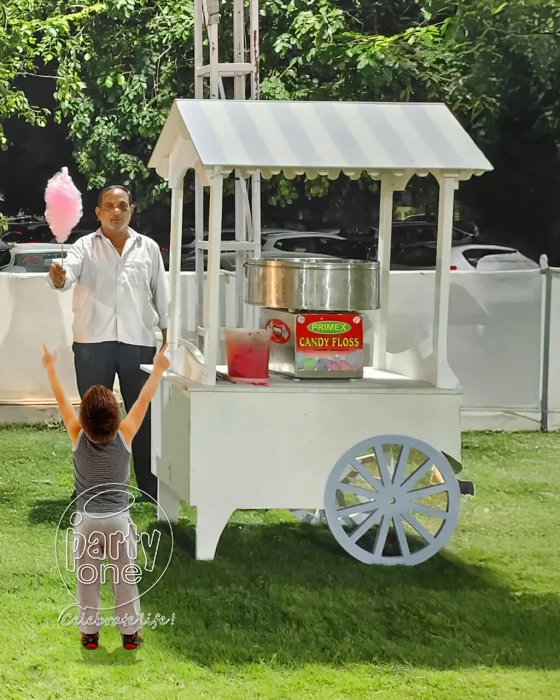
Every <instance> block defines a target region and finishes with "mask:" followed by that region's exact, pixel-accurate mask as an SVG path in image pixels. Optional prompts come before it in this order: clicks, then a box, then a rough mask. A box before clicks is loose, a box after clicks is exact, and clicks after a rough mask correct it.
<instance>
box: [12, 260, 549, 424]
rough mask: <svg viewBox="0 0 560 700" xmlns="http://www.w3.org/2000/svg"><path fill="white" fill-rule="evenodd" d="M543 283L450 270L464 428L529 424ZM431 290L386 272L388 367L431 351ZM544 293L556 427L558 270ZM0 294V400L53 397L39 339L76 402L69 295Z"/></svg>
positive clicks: (190, 290) (188, 287)
mask: <svg viewBox="0 0 560 700" xmlns="http://www.w3.org/2000/svg"><path fill="white" fill-rule="evenodd" d="M182 281H183V288H182V329H181V334H182V335H183V337H191V338H192V337H194V333H195V328H196V319H195V299H196V288H195V276H194V273H190V272H186V273H182ZM543 282H544V276H543V275H542V274H541V273H540V271H522V272H484V273H481V272H454V273H453V275H452V284H451V293H450V324H449V336H448V343H449V364H450V365H451V368H452V370H453V371H454V372H455V374H456V375H457V376H458V378H459V380H460V381H461V384H462V385H463V387H464V389H465V396H464V412H463V425H464V427H465V428H481V429H482V428H488V429H492V428H505V429H508V428H516V429H527V428H528V429H538V427H539V421H540V386H541V354H542V339H541V335H542V305H543V289H544V284H543ZM433 287H434V273H432V272H424V273H422V272H418V273H416V272H403V273H400V272H395V273H391V283H390V299H389V335H388V341H387V350H388V352H389V353H391V364H392V366H393V368H395V369H398V368H400V369H401V370H403V371H405V370H406V368H407V367H408V368H410V367H411V363H413V364H414V365H415V367H416V371H415V374H416V375H417V376H419V375H421V373H422V371H424V369H425V367H426V366H427V362H428V358H429V356H430V354H431V352H432V345H433V338H432V324H433V304H434V301H433ZM552 290H553V296H552V328H551V366H550V380H549V394H550V406H551V409H552V410H553V415H552V417H551V418H552V423H553V425H554V426H556V427H560V362H557V361H556V358H558V357H560V270H558V271H555V272H554V274H553V281H552ZM234 292H235V284H234V278H233V277H232V276H231V275H227V274H226V275H224V276H223V277H222V319H221V322H222V324H223V325H228V324H232V323H233V319H234V313H235V299H234ZM0 299H1V300H2V312H1V314H0V403H4V404H6V403H12V402H26V401H29V402H34V403H41V402H45V401H47V402H48V401H49V400H50V399H51V398H52V397H51V392H50V388H49V386H48V382H47V379H46V375H45V372H44V370H43V367H42V365H41V355H42V350H41V346H42V344H43V343H45V344H46V345H48V346H49V348H51V349H54V350H57V351H58V353H59V367H60V375H61V379H62V382H63V384H64V386H65V388H66V390H67V391H68V393H69V394H70V396H71V397H72V398H73V399H75V400H77V399H78V392H77V389H76V385H75V379H74V369H73V355H72V351H71V343H72V334H71V325H72V292H66V293H60V292H56V291H54V290H51V289H50V288H49V287H48V285H47V283H46V281H45V279H44V277H42V276H38V275H27V276H22V275H8V274H0ZM370 321H371V318H369V319H366V334H367V331H368V329H370V328H371V324H370ZM370 340H371V338H370Z"/></svg>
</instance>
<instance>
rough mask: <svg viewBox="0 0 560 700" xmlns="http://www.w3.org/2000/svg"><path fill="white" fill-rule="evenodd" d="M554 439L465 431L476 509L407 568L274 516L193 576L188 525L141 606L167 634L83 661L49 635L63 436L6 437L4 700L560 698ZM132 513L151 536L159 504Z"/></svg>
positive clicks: (56, 596) (0, 489) (233, 534)
mask: <svg viewBox="0 0 560 700" xmlns="http://www.w3.org/2000/svg"><path fill="white" fill-rule="evenodd" d="M559 441H560V436H557V435H553V434H550V435H541V434H513V435H505V434H481V433H471V434H466V435H465V436H464V452H463V457H464V462H465V465H466V466H465V476H466V477H468V478H472V479H473V480H474V481H475V484H476V486H477V495H476V497H475V498H474V499H468V498H464V499H463V502H462V503H463V508H462V514H461V519H460V523H459V526H458V528H457V531H456V533H455V535H454V537H453V538H452V540H451V542H450V543H449V544H448V546H447V547H446V548H445V549H444V551H443V552H440V554H439V555H437V556H436V557H434V558H432V559H431V560H430V561H428V562H427V563H425V564H423V565H420V566H417V567H413V568H409V569H405V568H399V567H396V568H391V567H387V568H379V567H368V566H365V565H363V564H360V563H358V562H356V561H354V560H352V559H350V558H348V556H346V555H345V553H344V551H343V550H341V549H340V548H339V546H338V545H337V544H336V543H335V542H334V539H333V538H332V536H331V535H330V533H329V531H328V530H327V529H326V528H323V527H313V526H304V525H301V524H299V523H298V522H296V521H295V520H294V519H293V518H292V517H291V516H290V514H289V513H286V512H277V511H275V512H269V513H266V514H257V513H252V512H251V513H236V514H235V516H234V518H233V519H232V520H231V522H230V524H229V526H228V528H227V530H226V531H225V533H224V535H223V536H222V539H221V541H220V545H219V548H218V554H217V558H216V560H215V561H213V562H196V561H195V560H194V556H193V552H194V527H193V524H192V519H191V518H192V514H191V512H190V511H187V510H185V516H186V517H185V518H184V519H183V520H182V521H181V523H180V524H179V525H178V526H176V527H175V528H174V535H175V549H174V552H173V557H172V561H171V565H170V566H169V569H168V570H167V571H166V573H165V575H164V576H163V578H162V580H161V581H160V582H159V583H158V584H157V585H156V586H155V587H154V588H153V589H152V590H150V591H149V592H148V593H147V594H146V595H145V596H144V597H142V598H141V604H142V609H143V611H144V613H145V614H147V613H148V612H151V613H152V616H153V615H154V614H155V613H157V612H159V613H161V614H163V615H165V616H168V617H170V616H171V615H172V614H173V613H174V614H175V619H174V624H173V625H167V626H165V627H159V628H158V629H156V630H150V629H146V630H145V631H144V638H145V644H144V646H143V648H142V649H141V650H139V651H138V652H127V651H124V650H123V649H122V648H121V646H120V637H119V634H118V631H117V630H116V629H115V628H107V629H104V630H103V631H102V634H101V644H100V647H99V649H97V650H96V651H86V650H83V649H82V647H81V645H80V643H79V634H78V632H77V630H76V628H74V627H63V626H61V625H60V624H58V622H57V618H58V616H59V615H60V613H61V611H62V610H63V609H64V608H65V606H66V605H68V604H69V603H70V602H71V598H70V596H69V594H68V592H67V591H66V589H65V588H64V586H63V584H62V581H61V579H60V576H59V573H58V570H57V567H56V563H55V557H54V549H55V548H54V541H55V530H56V526H57V523H58V521H59V518H60V516H61V514H62V513H63V511H64V509H65V508H66V506H67V503H68V499H69V496H70V494H71V492H72V488H73V482H72V469H71V454H70V446H69V442H68V439H67V437H66V436H65V434H64V433H62V432H59V431H57V430H36V429H32V428H25V429H24V428H17V429H3V430H0V610H1V614H2V617H1V620H0V689H1V691H2V693H1V694H2V697H6V698H8V699H9V700H16V699H18V698H77V697H80V696H84V697H90V698H95V700H98V699H101V698H127V699H131V698H135V699H139V698H140V699H143V698H147V699H148V698H149V699H150V700H151V699H152V698H153V699H159V698H162V699H163V698H165V699H166V700H167V699H169V698H212V699H215V700H221V699H222V698H223V699H227V700H240V699H241V698H243V699H245V698H246V699H251V700H257V699H260V698H262V699H263V700H264V699H266V700H279V699H280V698H282V699H284V698H286V699H288V698H290V699H292V698H293V699H297V698H314V699H316V700H343V699H346V698H352V699H354V698H356V699H358V698H375V699H380V700H381V699H387V700H402V699H406V700H408V699H411V700H415V699H416V698H418V699H420V698H421V699H422V700H448V699H449V700H451V699H453V700H455V699H460V700H465V699H468V698H492V699H495V698H503V699H504V700H505V699H507V700H517V699H519V700H540V699H544V698H550V699H555V700H556V699H557V698H558V697H560V670H559V669H560V597H559V591H560V554H559V552H560V545H559V539H560V464H559V457H560V454H559V444H560V443H559ZM135 508H136V511H135V513H134V518H135V519H136V520H138V521H139V522H140V523H141V524H142V525H143V526H144V527H146V526H148V525H149V523H150V521H152V520H153V519H154V517H155V509H154V508H153V506H151V505H149V504H143V505H141V506H135ZM164 545H165V546H167V547H169V542H168V541H166V542H165V543H164ZM157 575H158V571H157V567H156V571H154V573H153V576H154V577H157ZM141 586H144V587H148V586H149V581H144V580H143V582H142V584H141ZM104 614H105V615H108V614H110V613H109V612H106V613H104Z"/></svg>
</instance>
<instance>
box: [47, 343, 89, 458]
mask: <svg viewBox="0 0 560 700" xmlns="http://www.w3.org/2000/svg"><path fill="white" fill-rule="evenodd" d="M43 350H44V353H45V354H44V355H43V365H44V366H45V369H46V370H47V375H48V377H49V384H50V385H51V389H52V392H53V394H54V398H55V399H56V402H57V404H58V410H59V411H60V416H61V418H62V420H63V422H64V427H65V428H66V430H67V431H68V434H69V435H70V439H71V440H72V445H75V444H76V440H77V439H78V435H79V433H80V429H81V426H80V422H79V421H78V418H77V416H76V412H75V411H74V407H73V406H72V404H71V403H70V401H69V400H68V398H67V396H66V394H65V393H64V389H63V388H62V384H61V383H60V379H59V378H58V374H57V373H56V369H55V362H56V353H54V354H52V355H51V353H49V351H48V350H47V348H46V347H45V346H44V345H43Z"/></svg>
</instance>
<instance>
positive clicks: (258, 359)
mask: <svg viewBox="0 0 560 700" xmlns="http://www.w3.org/2000/svg"><path fill="white" fill-rule="evenodd" d="M270 335H271V331H267V330H258V329H252V328H226V331H225V340H226V355H227V364H228V375H229V377H230V378H231V379H233V381H235V382H241V383H245V384H268V361H269V359H270Z"/></svg>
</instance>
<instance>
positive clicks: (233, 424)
mask: <svg viewBox="0 0 560 700" xmlns="http://www.w3.org/2000/svg"><path fill="white" fill-rule="evenodd" d="M143 369H144V370H145V371H147V372H149V371H150V370H151V366H148V365H144V366H143ZM460 405H461V391H459V390H452V389H441V388H435V387H433V386H431V385H429V384H427V383H425V382H421V381H417V380H412V379H408V378H406V377H402V376H400V375H395V374H390V373H388V372H381V371H375V370H371V369H369V370H368V376H367V377H364V378H363V379H360V380H356V381H340V382H337V381H332V380H331V381H321V380H308V381H299V382H298V381H294V380H292V379H286V378H282V377H274V378H271V381H270V385H269V386H250V385H239V384H231V383H229V382H218V383H216V385H214V386H203V385H202V384H198V383H196V382H191V381H189V380H186V379H185V378H183V377H181V376H179V375H176V374H173V373H167V374H166V376H165V377H164V379H163V380H162V383H161V385H160V388H159V390H158V393H157V395H156V397H155V398H154V401H153V403H152V471H153V472H154V473H155V474H156V476H157V477H158V480H159V505H160V508H162V509H163V510H164V511H165V513H166V514H167V516H168V517H169V518H170V519H171V520H174V519H177V518H178V507H179V499H180V500H184V501H186V502H187V503H188V504H190V505H191V506H195V507H196V508H197V534H196V538H197V543H196V556H197V558H198V559H212V558H213V557H214V553H215V550H216V546H217V543H218V540H219V537H220V534H221V532H222V530H223V528H224V527H225V525H226V523H227V521H228V520H229V518H230V516H231V515H232V513H233V511H235V510H237V509H257V508H282V509H291V510H295V509H310V510H315V509H322V508H324V507H325V485H326V482H327V479H328V477H329V474H330V473H331V471H332V470H333V467H334V465H335V463H336V462H337V460H338V459H339V458H340V457H341V456H342V455H343V454H344V453H346V452H347V451H348V450H349V449H350V448H351V447H352V446H353V445H355V444H356V443H360V442H361V441H363V440H366V439H367V438H370V437H371V436H372V435H406V436H410V437H411V438H416V439H419V440H422V441H424V442H426V443H428V444H429V445H433V446H434V447H435V448H436V449H438V450H442V451H445V452H447V453H448V454H450V455H451V456H453V457H455V458H456V459H460V436H461V426H460Z"/></svg>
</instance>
